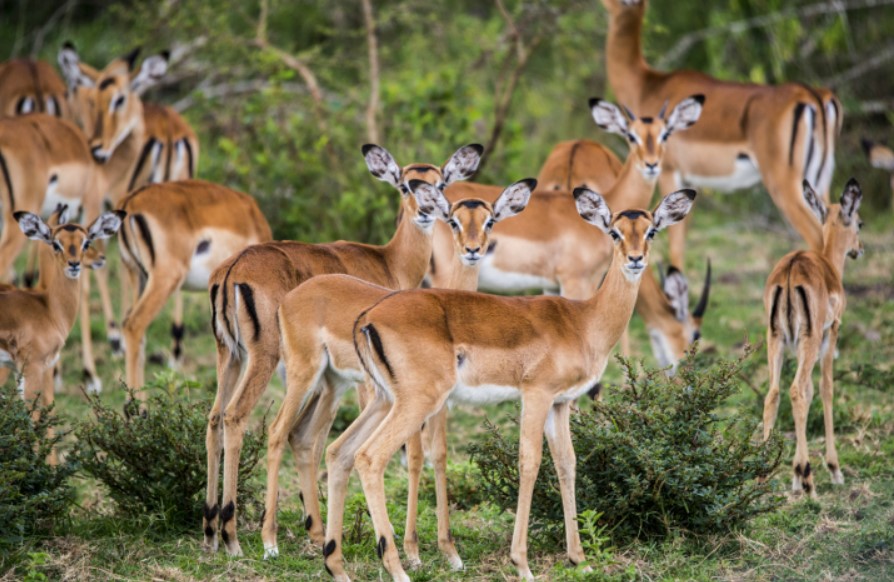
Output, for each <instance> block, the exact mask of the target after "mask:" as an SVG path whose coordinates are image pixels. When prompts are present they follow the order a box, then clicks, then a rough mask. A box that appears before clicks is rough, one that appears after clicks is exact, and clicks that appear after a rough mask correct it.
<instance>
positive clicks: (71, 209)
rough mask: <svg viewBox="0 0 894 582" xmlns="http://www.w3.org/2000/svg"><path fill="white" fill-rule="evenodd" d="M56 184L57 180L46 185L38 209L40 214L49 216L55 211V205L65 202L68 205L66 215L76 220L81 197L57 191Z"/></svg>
mask: <svg viewBox="0 0 894 582" xmlns="http://www.w3.org/2000/svg"><path fill="white" fill-rule="evenodd" d="M57 184H58V181H53V182H50V184H49V185H48V186H47V191H46V194H44V198H43V206H42V207H41V209H40V214H41V216H49V215H50V214H52V213H53V212H55V210H56V207H57V206H59V205H60V204H66V205H68V216H69V217H70V218H71V219H72V220H77V219H78V216H80V214H81V199H80V198H77V197H74V198H72V197H69V196H65V195H64V194H63V193H62V192H60V191H59V187H58V186H57Z"/></svg>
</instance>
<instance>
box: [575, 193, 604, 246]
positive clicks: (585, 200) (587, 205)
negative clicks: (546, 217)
mask: <svg viewBox="0 0 894 582" xmlns="http://www.w3.org/2000/svg"><path fill="white" fill-rule="evenodd" d="M573 194H574V204H575V206H577V212H578V213H579V214H580V215H581V218H583V219H584V220H586V221H587V222H589V223H590V224H592V225H593V226H595V227H596V228H598V229H599V230H601V231H602V232H604V233H606V234H607V233H608V231H609V230H611V228H610V226H611V223H612V211H611V210H609V208H608V204H606V203H605V199H604V198H603V197H602V196H600V195H599V194H598V193H596V192H594V191H592V190H590V189H589V188H586V187H584V186H578V187H577V188H575V189H574V192H573Z"/></svg>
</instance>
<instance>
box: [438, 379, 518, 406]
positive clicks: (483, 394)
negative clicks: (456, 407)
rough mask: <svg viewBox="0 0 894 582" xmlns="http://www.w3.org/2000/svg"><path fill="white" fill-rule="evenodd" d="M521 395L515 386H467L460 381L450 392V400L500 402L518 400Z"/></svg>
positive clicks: (477, 402)
mask: <svg viewBox="0 0 894 582" xmlns="http://www.w3.org/2000/svg"><path fill="white" fill-rule="evenodd" d="M520 396H521V392H519V390H518V388H516V387H515V386H495V385H493V384H482V385H480V386H467V385H465V384H462V383H459V384H457V385H456V386H455V387H454V388H453V391H452V392H451V393H450V398H449V402H451V403H456V404H473V405H482V404H498V403H500V402H506V401H507V400H518V399H519V397H520Z"/></svg>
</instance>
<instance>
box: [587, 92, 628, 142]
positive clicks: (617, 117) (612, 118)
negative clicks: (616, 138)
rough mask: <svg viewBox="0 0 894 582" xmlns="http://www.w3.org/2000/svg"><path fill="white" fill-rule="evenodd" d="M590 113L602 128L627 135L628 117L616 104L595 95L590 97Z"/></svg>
mask: <svg viewBox="0 0 894 582" xmlns="http://www.w3.org/2000/svg"><path fill="white" fill-rule="evenodd" d="M590 113H591V114H592V115H593V121H595V122H596V125H598V126H599V127H600V128H602V129H604V130H605V131H608V132H611V133H617V134H618V135H623V136H624V137H627V134H628V133H629V130H628V129H627V118H626V117H625V116H624V114H623V113H621V110H620V109H618V107H617V106H616V105H615V104H613V103H609V102H608V101H604V100H602V99H599V98H598V97H593V98H592V99H590Z"/></svg>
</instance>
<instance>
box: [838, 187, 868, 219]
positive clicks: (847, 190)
mask: <svg viewBox="0 0 894 582" xmlns="http://www.w3.org/2000/svg"><path fill="white" fill-rule="evenodd" d="M861 202H863V191H862V190H861V189H860V184H858V183H857V181H856V180H855V179H853V178H851V179H850V180H848V181H847V184H846V185H845V186H844V192H842V193H841V217H842V219H843V220H844V224H845V225H850V223H851V221H852V220H853V219H854V216H855V215H856V214H857V211H858V210H860V203H861Z"/></svg>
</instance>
